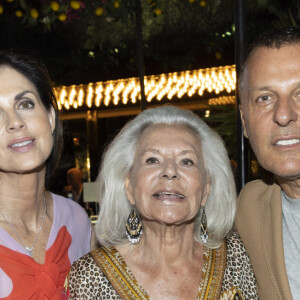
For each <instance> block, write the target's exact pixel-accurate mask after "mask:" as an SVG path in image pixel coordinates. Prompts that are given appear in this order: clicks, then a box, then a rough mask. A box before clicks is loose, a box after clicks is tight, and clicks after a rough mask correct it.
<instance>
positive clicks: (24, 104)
mask: <svg viewBox="0 0 300 300" xmlns="http://www.w3.org/2000/svg"><path fill="white" fill-rule="evenodd" d="M33 107H34V103H33V101H30V100H26V101H22V102H21V103H20V104H19V108H21V109H30V108H33Z"/></svg>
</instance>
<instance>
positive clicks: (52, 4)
mask: <svg viewBox="0 0 300 300" xmlns="http://www.w3.org/2000/svg"><path fill="white" fill-rule="evenodd" d="M50 7H51V9H52V10H53V11H58V10H59V4H58V3H57V2H56V1H52V2H51V4H50Z"/></svg>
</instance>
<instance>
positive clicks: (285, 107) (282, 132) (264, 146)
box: [236, 28, 300, 300]
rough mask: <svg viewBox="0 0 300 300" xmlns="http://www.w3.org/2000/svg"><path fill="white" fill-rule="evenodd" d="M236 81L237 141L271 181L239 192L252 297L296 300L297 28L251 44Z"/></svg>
mask: <svg viewBox="0 0 300 300" xmlns="http://www.w3.org/2000/svg"><path fill="white" fill-rule="evenodd" d="M240 78H241V80H240V87H239V89H240V96H241V107H240V110H241V116H242V121H243V126H244V135H245V136H246V137H247V138H249V141H250V143H251V145H252V148H253V151H254V153H255V154H256V156H257V159H258V161H259V163H260V164H261V165H262V167H263V168H265V169H266V170H268V171H270V172H271V173H273V174H274V180H273V181H272V182H271V183H270V182H269V183H266V182H264V181H262V180H255V181H252V182H250V183H248V184H247V185H246V186H245V187H244V188H243V190H242V192H241V194H240V196H239V205H238V211H237V217H236V227H237V230H238V231H239V233H240V235H241V237H242V239H243V241H244V244H245V246H246V249H247V251H248V254H249V256H250V260H251V263H252V266H253V270H254V273H255V276H256V280H257V285H258V294H259V298H260V299H262V300H264V299H270V300H271V299H272V300H274V299H282V300H289V299H300V258H299V257H300V29H299V28H285V29H282V30H272V31H269V32H267V33H265V34H263V35H261V36H260V37H258V38H257V40H256V41H255V42H254V44H253V45H252V47H251V48H250V51H249V55H248V56H247V58H246V61H245V64H244V67H243V68H242V72H241V77H240Z"/></svg>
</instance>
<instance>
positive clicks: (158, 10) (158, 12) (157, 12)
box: [154, 8, 161, 16]
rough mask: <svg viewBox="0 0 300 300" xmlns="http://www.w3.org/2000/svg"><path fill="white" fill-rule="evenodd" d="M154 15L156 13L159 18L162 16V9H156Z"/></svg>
mask: <svg viewBox="0 0 300 300" xmlns="http://www.w3.org/2000/svg"><path fill="white" fill-rule="evenodd" d="M154 13H155V14H156V15H157V16H159V15H161V9H160V8H155V9H154Z"/></svg>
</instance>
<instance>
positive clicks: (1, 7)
mask: <svg viewBox="0 0 300 300" xmlns="http://www.w3.org/2000/svg"><path fill="white" fill-rule="evenodd" d="M2 13H3V6H2V5H0V14H2Z"/></svg>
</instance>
